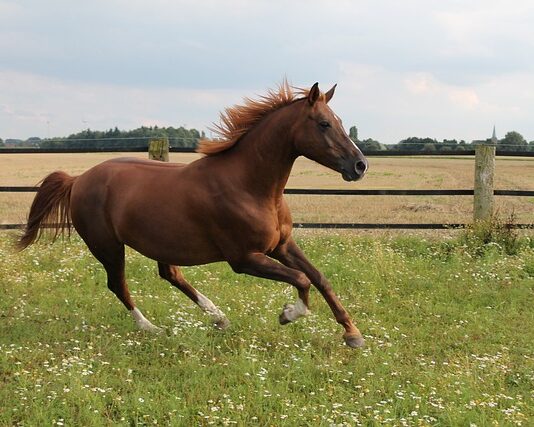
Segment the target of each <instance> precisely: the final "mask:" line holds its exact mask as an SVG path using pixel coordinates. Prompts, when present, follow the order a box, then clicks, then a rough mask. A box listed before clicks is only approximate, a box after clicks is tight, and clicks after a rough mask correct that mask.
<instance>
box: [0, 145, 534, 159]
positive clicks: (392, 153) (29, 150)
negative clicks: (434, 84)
mask: <svg viewBox="0 0 534 427" xmlns="http://www.w3.org/2000/svg"><path fill="white" fill-rule="evenodd" d="M147 149H148V146H147V145H139V146H122V147H121V146H119V147H91V148H87V147H86V148H67V149H66V148H37V147H23V148H14V147H1V148H0V154H62V153H64V154H70V153H72V154H87V153H146V152H147ZM169 152H171V153H194V152H195V148H194V147H169ZM363 153H364V154H365V155H366V156H370V157H377V156H385V157H397V156H401V157H402V156H409V157H412V156H425V157H436V156H440V157H442V156H445V157H447V156H474V155H475V150H474V149H471V148H470V149H466V150H451V151H435V152H429V151H422V150H364V151H363ZM496 155H497V156H507V157H534V151H509V150H502V149H499V148H497V151H496Z"/></svg>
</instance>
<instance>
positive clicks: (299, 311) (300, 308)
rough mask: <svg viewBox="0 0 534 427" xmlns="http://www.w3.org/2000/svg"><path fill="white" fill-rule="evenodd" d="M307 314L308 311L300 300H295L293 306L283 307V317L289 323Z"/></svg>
mask: <svg viewBox="0 0 534 427" xmlns="http://www.w3.org/2000/svg"><path fill="white" fill-rule="evenodd" d="M309 314H310V310H308V307H306V304H304V301H302V300H301V299H300V298H298V299H297V302H296V303H295V304H286V306H285V307H284V316H285V318H286V319H287V320H289V321H290V322H294V321H295V320H297V319H298V318H299V317H302V316H308V315H309Z"/></svg>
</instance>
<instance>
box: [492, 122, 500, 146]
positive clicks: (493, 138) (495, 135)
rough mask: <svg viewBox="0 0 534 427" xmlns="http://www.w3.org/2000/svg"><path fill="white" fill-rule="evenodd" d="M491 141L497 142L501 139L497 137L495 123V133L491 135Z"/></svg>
mask: <svg viewBox="0 0 534 427" xmlns="http://www.w3.org/2000/svg"><path fill="white" fill-rule="evenodd" d="M491 142H493V143H494V144H497V143H498V142H499V140H498V139H497V134H496V133H495V125H493V135H491Z"/></svg>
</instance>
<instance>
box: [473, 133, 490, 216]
mask: <svg viewBox="0 0 534 427" xmlns="http://www.w3.org/2000/svg"><path fill="white" fill-rule="evenodd" d="M494 173H495V145H494V144H493V143H479V144H477V145H475V197H474V201H473V219H474V222H478V221H488V220H490V219H491V217H492V215H493V176H494Z"/></svg>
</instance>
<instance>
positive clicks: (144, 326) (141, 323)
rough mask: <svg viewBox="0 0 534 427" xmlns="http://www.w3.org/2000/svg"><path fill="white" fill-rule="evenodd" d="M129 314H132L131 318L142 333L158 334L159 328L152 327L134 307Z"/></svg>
mask: <svg viewBox="0 0 534 427" xmlns="http://www.w3.org/2000/svg"><path fill="white" fill-rule="evenodd" d="M130 313H132V317H133V318H134V320H135V323H136V324H137V327H138V328H139V329H141V330H142V331H152V332H160V331H161V330H162V329H161V328H158V327H157V326H155V325H153V324H152V323H151V322H150V320H148V319H147V318H146V317H145V316H143V313H141V310H139V309H138V308H137V307H134V309H133V310H131V311H130Z"/></svg>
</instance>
